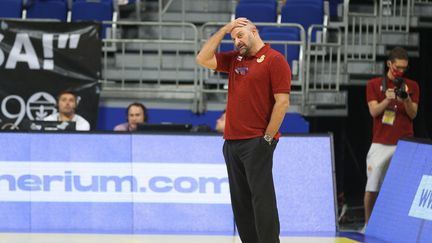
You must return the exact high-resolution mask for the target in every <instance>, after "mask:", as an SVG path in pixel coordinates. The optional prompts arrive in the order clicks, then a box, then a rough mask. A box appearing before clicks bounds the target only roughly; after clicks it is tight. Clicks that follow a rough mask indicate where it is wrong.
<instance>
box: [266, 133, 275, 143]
mask: <svg viewBox="0 0 432 243" xmlns="http://www.w3.org/2000/svg"><path fill="white" fill-rule="evenodd" d="M264 140H266V142H268V143H269V144H271V143H272V141H273V138H272V136H270V135H268V134H266V135H264Z"/></svg>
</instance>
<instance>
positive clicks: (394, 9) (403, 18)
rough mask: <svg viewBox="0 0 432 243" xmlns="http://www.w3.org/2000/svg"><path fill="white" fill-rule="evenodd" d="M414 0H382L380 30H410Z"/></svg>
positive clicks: (380, 3) (380, 4) (380, 5)
mask: <svg viewBox="0 0 432 243" xmlns="http://www.w3.org/2000/svg"><path fill="white" fill-rule="evenodd" d="M413 3H414V2H413V1H412V0H380V1H379V25H380V28H379V31H380V33H381V32H382V31H392V32H406V33H407V32H409V28H410V21H411V9H412V7H413Z"/></svg>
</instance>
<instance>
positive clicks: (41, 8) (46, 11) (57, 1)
mask: <svg viewBox="0 0 432 243" xmlns="http://www.w3.org/2000/svg"><path fill="white" fill-rule="evenodd" d="M26 9H27V18H29V19H57V20H60V21H66V20H67V15H68V3H67V1H66V0H33V1H31V2H29V4H28V5H27V6H26Z"/></svg>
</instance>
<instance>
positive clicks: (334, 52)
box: [305, 25, 342, 94]
mask: <svg viewBox="0 0 432 243" xmlns="http://www.w3.org/2000/svg"><path fill="white" fill-rule="evenodd" d="M329 32H336V33H335V35H332V36H336V41H330V40H329V38H328V36H330V33H329ZM313 33H316V34H315V35H320V36H321V37H320V38H319V37H318V36H317V37H316V39H319V40H321V41H313V40H312V36H313ZM341 59H342V34H341V30H340V29H339V28H338V27H329V26H322V25H311V26H310V27H309V29H308V41H307V55H306V68H305V70H306V85H305V89H306V94H308V93H309V91H339V86H340V79H341V77H340V74H341V62H342V60H341Z"/></svg>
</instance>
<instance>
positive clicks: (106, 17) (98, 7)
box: [72, 0, 115, 38]
mask: <svg viewBox="0 0 432 243" xmlns="http://www.w3.org/2000/svg"><path fill="white" fill-rule="evenodd" d="M114 1H115V0H114ZM113 16H114V5H113V1H112V0H100V1H98V0H96V1H95V0H75V1H74V2H73V3H72V21H73V22H76V21H97V22H102V21H113V20H114V19H113ZM107 27H108V25H102V28H101V36H102V38H105V37H106V30H107Z"/></svg>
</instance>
